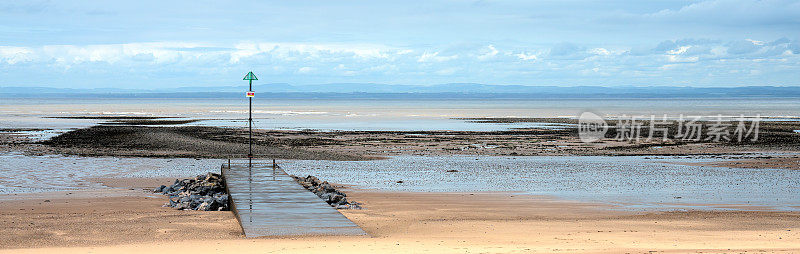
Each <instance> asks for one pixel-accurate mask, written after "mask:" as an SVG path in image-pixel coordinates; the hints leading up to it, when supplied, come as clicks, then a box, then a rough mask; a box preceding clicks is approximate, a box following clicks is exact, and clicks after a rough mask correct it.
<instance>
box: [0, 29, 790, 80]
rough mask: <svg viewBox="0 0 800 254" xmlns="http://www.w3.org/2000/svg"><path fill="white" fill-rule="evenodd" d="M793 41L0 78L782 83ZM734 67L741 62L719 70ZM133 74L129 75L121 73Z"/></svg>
mask: <svg viewBox="0 0 800 254" xmlns="http://www.w3.org/2000/svg"><path fill="white" fill-rule="evenodd" d="M797 45H798V43H797V41H796V40H790V39H786V38H781V39H778V40H773V39H769V40H765V39H760V38H750V39H749V40H748V39H741V40H732V41H714V40H697V39H679V40H670V41H664V42H662V43H659V44H658V45H650V46H637V47H640V48H642V49H637V50H635V51H636V53H631V52H632V51H634V50H633V47H625V46H621V45H618V44H614V45H591V46H588V45H583V44H575V43H568V42H565V43H559V44H555V45H547V44H545V45H533V46H527V47H521V46H513V47H512V46H507V45H503V44H501V43H497V44H489V45H488V46H486V44H483V45H480V44H477V45H476V44H469V45H463V44H458V45H445V46H413V47H412V46H408V47H392V46H386V45H371V44H370V45H367V44H353V45H347V44H327V43H321V44H312V43H275V42H242V43H233V44H229V45H226V44H212V43H186V42H154V43H129V44H98V45H45V46H38V47H12V46H0V69H2V70H3V71H2V72H0V80H3V81H5V82H8V81H9V80H16V81H19V80H22V81H24V80H26V79H25V78H24V76H28V75H31V74H32V73H45V75H50V76H51V77H53V78H52V80H54V81H53V82H69V81H61V80H69V79H68V78H64V76H70V75H73V76H79V77H81V78H84V76H85V75H89V76H88V77H91V75H94V74H96V75H101V74H103V75H104V76H99V77H98V80H103V79H104V78H105V77H106V75H107V74H108V73H115V74H116V75H115V77H121V78H122V77H150V76H153V77H162V78H159V80H155V81H151V80H148V82H164V83H171V82H175V81H174V80H167V79H168V78H171V77H173V76H174V77H175V78H178V77H182V78H181V79H180V80H181V82H186V81H184V80H203V81H205V82H227V81H225V80H235V78H229V77H225V76H224V75H226V73H231V76H240V75H241V73H238V72H239V71H240V70H254V71H257V72H258V74H262V73H263V74H262V75H264V76H266V77H270V82H286V83H329V82H377V83H426V82H427V83H439V82H441V83H447V82H456V81H454V80H457V82H476V83H505V84H529V83H528V82H533V81H536V82H538V83H537V84H551V85H563V84H565V83H569V84H587V85H591V84H597V82H603V83H604V84H611V83H625V84H631V82H633V84H660V83H665V82H668V81H670V80H671V81H675V80H676V79H685V81H686V82H687V83H691V82H690V81H692V80H697V77H704V78H705V77H714V78H708V79H706V80H709V81H707V82H719V83H714V84H723V83H724V82H740V81H741V80H748V79H750V80H752V81H751V82H765V83H767V84H787V83H786V82H785V80H792V78H790V77H791V76H792V75H794V79H796V74H791V73H792V72H793V71H800V55H798V54H797V53H794V52H795V51H796V50H798V46H797ZM644 49H646V50H644ZM523 62H536V63H537V64H523ZM688 66H695V67H693V68H688ZM699 66H702V68H700V67H699ZM739 69H741V70H743V71H742V72H739V73H734V74H731V73H730V72H729V71H730V70H739ZM745 70H746V71H745ZM751 70H755V72H752V71H751ZM234 74H235V75H234ZM456 74H458V75H456ZM712 74H713V75H712ZM165 77H166V78H165ZM446 77H449V78H446ZM590 77H594V78H595V79H590ZM598 77H600V78H601V79H597V78H598ZM666 77H668V78H669V79H668V80H667V79H665V78H666ZM160 79H165V81H161V80H160ZM133 80H135V78H134V79H132V81H130V82H134V81H133ZM779 81H781V82H779ZM117 82H119V80H118V81H117ZM14 83H15V84H17V83H19V82H14ZM98 83H100V82H99V81H98ZM100 84H101V85H102V84H107V83H100ZM788 84H794V83H788ZM0 85H8V84H7V83H2V84H0ZM39 85H41V84H39Z"/></svg>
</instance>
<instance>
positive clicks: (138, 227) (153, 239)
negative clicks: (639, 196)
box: [0, 190, 800, 253]
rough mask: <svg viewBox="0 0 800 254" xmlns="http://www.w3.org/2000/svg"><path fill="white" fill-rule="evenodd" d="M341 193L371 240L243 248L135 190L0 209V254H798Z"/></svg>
mask: <svg viewBox="0 0 800 254" xmlns="http://www.w3.org/2000/svg"><path fill="white" fill-rule="evenodd" d="M348 193H349V196H350V197H351V198H352V199H355V200H359V201H361V202H363V203H365V204H366V205H365V207H366V209H364V210H342V212H343V213H344V215H345V216H347V217H348V218H349V219H351V220H352V221H353V222H355V223H356V224H358V225H359V226H361V227H362V228H363V229H364V230H365V231H366V232H368V234H369V236H366V237H360V236H353V237H344V236H301V237H284V238H260V239H244V238H242V236H241V229H239V228H238V226H237V224H236V221H235V218H234V217H233V216H232V214H231V213H230V212H199V211H178V210H172V209H171V208H162V207H160V204H162V203H163V202H164V201H165V198H163V197H157V196H156V197H152V196H149V195H148V194H146V193H143V192H142V190H107V191H85V192H73V193H72V194H70V195H66V194H64V193H49V194H46V195H27V196H24V197H19V196H17V197H14V199H13V200H8V199H7V197H4V198H5V199H3V201H2V206H1V207H2V210H1V211H0V214H2V221H3V224H4V225H3V227H2V230H0V234H2V235H5V236H7V237H3V238H2V239H1V241H0V246H2V247H3V248H2V250H0V253H53V252H58V253H141V252H168V251H174V250H176V249H180V250H182V251H209V250H211V251H214V252H217V253H241V252H259V253H286V252H291V253H319V252H323V251H334V252H351V253H375V252H380V253H387V252H388V253H408V252H416V253H421V252H431V253H473V252H478V253H649V252H659V253H701V252H702V253H743V252H769V253H795V252H798V251H800V234H799V233H798V232H800V214H798V213H796V212H776V211H717V212H703V211H691V212H657V213H641V212H625V211H615V210H613V209H608V208H609V207H607V205H603V204H592V203H576V202H568V201H560V200H554V199H551V198H548V197H540V196H529V195H514V194H509V193H393V192H371V191H358V190H349V191H348ZM44 200H50V201H49V202H44Z"/></svg>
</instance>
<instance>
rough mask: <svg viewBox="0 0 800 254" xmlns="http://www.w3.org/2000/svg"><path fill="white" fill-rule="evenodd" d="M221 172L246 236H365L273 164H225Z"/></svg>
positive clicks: (342, 216) (234, 210) (355, 226)
mask: <svg viewBox="0 0 800 254" xmlns="http://www.w3.org/2000/svg"><path fill="white" fill-rule="evenodd" d="M222 175H223V176H224V177H225V183H226V185H227V188H228V193H229V194H230V196H231V198H232V200H231V204H232V205H233V206H232V207H231V210H233V212H234V214H235V215H236V218H237V219H238V220H239V224H240V225H241V226H242V230H243V231H244V234H245V237H261V236H293V235H366V233H365V232H364V231H363V230H362V229H361V228H359V227H358V225H356V224H355V223H353V222H352V221H350V220H349V219H347V217H345V216H344V215H342V214H341V213H339V211H337V210H336V209H334V208H333V207H331V206H329V205H328V204H327V203H325V202H324V201H322V199H320V198H319V197H317V196H316V195H314V193H311V192H310V191H308V190H306V189H304V188H303V187H302V186H300V184H298V183H297V182H295V181H294V179H292V178H291V177H290V176H289V175H287V174H286V172H284V171H283V169H281V168H280V167H276V168H273V167H272V164H271V163H269V164H262V163H253V164H248V163H233V164H227V163H226V164H224V165H223V166H222Z"/></svg>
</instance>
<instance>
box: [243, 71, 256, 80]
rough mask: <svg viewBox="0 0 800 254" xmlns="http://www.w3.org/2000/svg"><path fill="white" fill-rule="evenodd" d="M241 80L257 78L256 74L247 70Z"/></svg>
mask: <svg viewBox="0 0 800 254" xmlns="http://www.w3.org/2000/svg"><path fill="white" fill-rule="evenodd" d="M242 80H258V78H256V74H253V72H252V71H251V72H248V73H247V75H246V76H244V78H243V79H242Z"/></svg>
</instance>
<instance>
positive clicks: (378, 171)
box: [282, 156, 800, 210]
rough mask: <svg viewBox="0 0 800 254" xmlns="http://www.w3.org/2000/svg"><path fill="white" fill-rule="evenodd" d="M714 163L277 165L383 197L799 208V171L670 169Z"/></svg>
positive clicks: (590, 159) (582, 159)
mask: <svg viewBox="0 0 800 254" xmlns="http://www.w3.org/2000/svg"><path fill="white" fill-rule="evenodd" d="M713 160H716V159H686V158H677V157H659V158H650V157H642V156H634V157H627V156H626V157H604V156H557V157H548V156H532V157H472V156H455V157H453V156H448V157H418V156H399V157H392V158H390V159H388V160H380V161H356V162H339V161H336V162H334V161H289V162H285V163H283V164H282V166H283V167H284V168H285V169H286V171H287V172H288V173H290V174H297V175H308V174H311V175H315V176H317V177H319V178H320V179H324V180H327V181H330V182H336V183H340V184H347V185H354V186H355V187H357V188H365V189H377V190H386V191H422V192H478V191H511V192H521V193H527V194H536V195H550V196H554V197H557V198H563V199H568V200H577V201H588V202H603V203H610V204H614V205H618V206H619V207H620V208H622V209H683V208H724V207H727V206H728V205H752V206H763V207H764V208H769V209H777V210H800V171H798V170H786V169H739V168H722V167H700V166H685V165H677V164H673V163H670V162H683V163H687V162H703V161H713ZM447 170H457V171H458V172H447ZM397 181H403V183H397Z"/></svg>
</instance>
